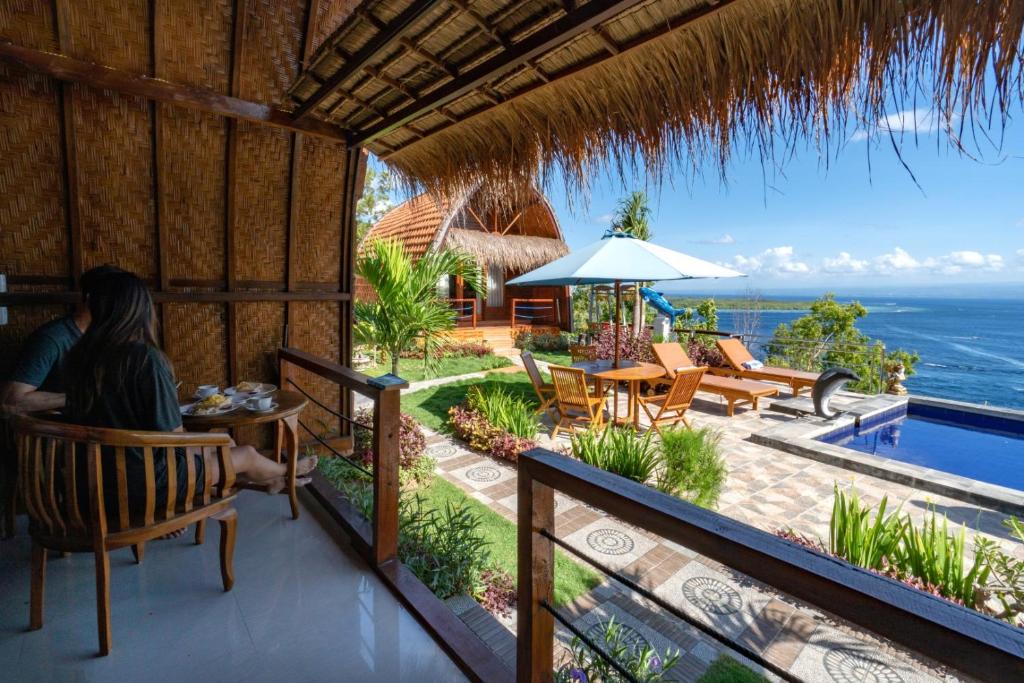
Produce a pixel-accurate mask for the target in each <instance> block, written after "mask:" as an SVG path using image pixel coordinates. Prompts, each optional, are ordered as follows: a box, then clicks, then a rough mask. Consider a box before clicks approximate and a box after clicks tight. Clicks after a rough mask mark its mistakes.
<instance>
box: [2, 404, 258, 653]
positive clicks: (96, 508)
mask: <svg viewBox="0 0 1024 683" xmlns="http://www.w3.org/2000/svg"><path fill="white" fill-rule="evenodd" d="M12 426H13V428H14V432H15V437H16V441H17V453H18V474H19V489H20V491H21V496H22V498H23V500H24V501H25V507H26V509H27V510H28V516H29V534H30V535H31V537H32V593H31V607H30V628H31V629H33V630H35V629H39V628H42V626H43V590H44V586H45V578H46V552H47V550H56V551H60V552H91V553H93V554H95V556H96V611H97V621H98V626H99V641H100V654H101V655H106V654H109V653H110V646H111V628H110V557H109V554H108V553H109V552H110V551H111V550H116V549H118V548H124V547H126V546H131V547H132V550H133V551H134V552H135V558H136V561H140V560H141V557H142V548H143V545H142V544H143V543H145V542H146V541H149V540H152V539H154V538H157V537H159V536H163V535H164V534H167V533H169V532H172V531H175V530H177V529H181V528H182V527H184V526H186V525H188V524H192V523H193V522H194V523H196V524H197V528H196V542H197V543H202V536H203V528H204V524H205V520H206V519H207V518H213V519H216V520H217V521H218V522H219V523H220V531H221V534H220V568H221V580H222V582H223V584H224V590H225V591H229V590H231V587H232V585H233V584H234V571H233V568H232V557H233V555H234V549H235V525H236V521H237V516H238V513H237V512H236V511H235V508H234V507H233V506H232V503H233V502H234V500H235V494H234V493H233V491H232V486H233V485H234V480H235V473H234V468H233V467H232V465H231V456H230V446H231V439H230V437H229V436H228V435H227V434H189V433H178V432H174V433H165V432H145V431H129V430H120V429H99V428H92V427H83V426H79V425H71V424H64V423H61V422H51V421H48V420H44V419H39V418H35V417H27V416H18V417H15V418H13V424H12ZM176 447H177V448H185V447H189V448H197V449H216V451H217V455H218V459H219V462H220V471H221V477H220V481H218V482H213V481H211V479H212V475H211V473H210V471H209V469H206V468H204V469H205V472H206V476H205V481H204V486H203V490H202V492H200V493H197V492H196V489H197V485H196V484H197V482H196V471H195V465H194V463H195V459H194V458H192V457H188V458H186V461H187V466H188V472H187V478H186V480H187V488H186V490H185V492H184V496H182V497H181V500H182V502H181V503H180V504H179V503H178V499H179V496H178V493H179V492H178V491H177V490H176V488H177V476H176V465H177V464H176V462H175V458H174V457H173V455H172V456H171V457H168V458H167V482H166V484H163V485H161V486H159V487H158V486H157V484H156V480H155V479H156V478H155V474H154V459H155V458H162V457H165V455H164V454H165V453H173V451H170V449H173V448H176ZM127 449H138V450H141V451H142V454H143V463H144V469H145V480H146V490H145V491H144V492H143V496H142V498H143V500H142V501H141V504H140V500H139V498H140V497H138V496H134V497H130V496H129V492H128V466H127V459H128V457H132V456H131V455H129V454H128V453H126V451H127ZM204 452H205V451H204ZM83 477H84V478H85V480H84V481H83V480H82V478H83ZM105 481H106V482H108V483H107V487H108V490H109V489H110V488H114V487H113V483H114V482H115V481H116V489H117V501H116V503H114V501H110V503H108V502H107V501H106V500H104V482H105ZM130 499H132V500H133V501H134V503H135V504H134V505H132V506H129V500H130ZM158 499H162V500H166V503H163V502H161V504H160V505H159V506H157V501H158ZM115 510H116V514H114V512H113V511H115Z"/></svg>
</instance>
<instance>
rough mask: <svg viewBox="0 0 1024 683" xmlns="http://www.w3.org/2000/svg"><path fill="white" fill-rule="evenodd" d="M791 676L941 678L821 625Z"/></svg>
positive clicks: (900, 682)
mask: <svg viewBox="0 0 1024 683" xmlns="http://www.w3.org/2000/svg"><path fill="white" fill-rule="evenodd" d="M789 670H790V672H791V673H793V674H795V675H797V676H799V677H800V678H802V679H803V680H808V681H829V680H831V681H862V680H872V681H879V682H880V683H890V682H891V683H937V682H938V681H940V680H941V679H939V678H937V677H936V676H933V675H931V674H930V673H928V672H926V671H924V670H923V669H922V668H921V667H920V666H915V664H914V663H913V662H911V661H907V660H905V659H898V658H896V657H893V656H892V655H891V654H889V653H887V652H885V651H884V650H882V649H880V648H878V647H876V646H875V644H873V643H870V642H867V641H862V640H858V639H856V638H852V637H850V636H847V635H846V634H843V633H841V632H840V631H838V630H836V629H833V628H828V627H825V626H820V627H819V628H818V629H817V630H816V631H815V632H814V635H812V636H811V638H810V642H808V643H807V646H806V647H805V648H804V649H803V651H802V652H801V653H800V656H798V657H797V658H796V661H795V662H793V666H792V667H791V668H790V669H789Z"/></svg>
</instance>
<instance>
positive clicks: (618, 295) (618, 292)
mask: <svg viewBox="0 0 1024 683" xmlns="http://www.w3.org/2000/svg"><path fill="white" fill-rule="evenodd" d="M621 327H622V282H621V281H620V280H616V281H615V363H614V364H613V365H612V367H615V368H617V367H619V330H620V328H621Z"/></svg>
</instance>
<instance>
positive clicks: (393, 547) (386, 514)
mask: <svg viewBox="0 0 1024 683" xmlns="http://www.w3.org/2000/svg"><path fill="white" fill-rule="evenodd" d="M401 395H402V394H401V391H400V390H399V389H398V388H397V387H392V388H388V389H383V390H381V392H380V395H379V396H378V397H377V404H376V406H374V410H373V519H372V520H371V523H372V524H373V559H374V562H376V564H377V565H381V564H384V563H385V562H387V561H389V560H393V559H395V558H396V557H398V493H399V486H398V432H399V427H400V425H401V417H400V403H399V400H400V399H401Z"/></svg>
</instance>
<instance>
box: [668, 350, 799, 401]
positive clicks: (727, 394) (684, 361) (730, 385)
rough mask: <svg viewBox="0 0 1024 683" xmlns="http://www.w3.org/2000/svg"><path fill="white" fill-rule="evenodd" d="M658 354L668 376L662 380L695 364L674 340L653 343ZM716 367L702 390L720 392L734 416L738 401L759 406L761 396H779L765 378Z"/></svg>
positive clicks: (777, 391)
mask: <svg viewBox="0 0 1024 683" xmlns="http://www.w3.org/2000/svg"><path fill="white" fill-rule="evenodd" d="M651 348H652V349H653V351H654V355H655V357H656V358H657V359H658V362H659V363H661V365H662V367H664V368H665V376H666V378H667V379H665V380H661V381H663V382H664V383H671V382H672V380H673V379H674V378H675V371H676V370H677V369H678V368H681V367H685V366H692V365H693V363H692V362H691V361H690V357H689V356H687V355H686V352H685V351H683V347H682V346H680V345H679V344H674V343H663V344H652V345H651ZM714 370H716V368H709V369H708V372H705V373H704V375H703V377H701V381H700V387H699V389H700V391H705V392H707V393H709V394H717V395H718V396H721V397H722V398H724V399H725V400H726V402H727V408H726V414H727V415H728V416H729V417H732V416H733V414H734V413H735V411H736V404H737V403H748V404H750V406H751V407H752V408H753V409H754V410H757V409H758V406H757V402H758V399H761V398H764V397H766V396H777V395H778V393H779V388H778V387H777V386H772V385H771V384H765V383H764V382H755V381H752V380H747V379H736V378H734V377H720V376H716V375H714V374H711V373H713V372H714Z"/></svg>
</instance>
